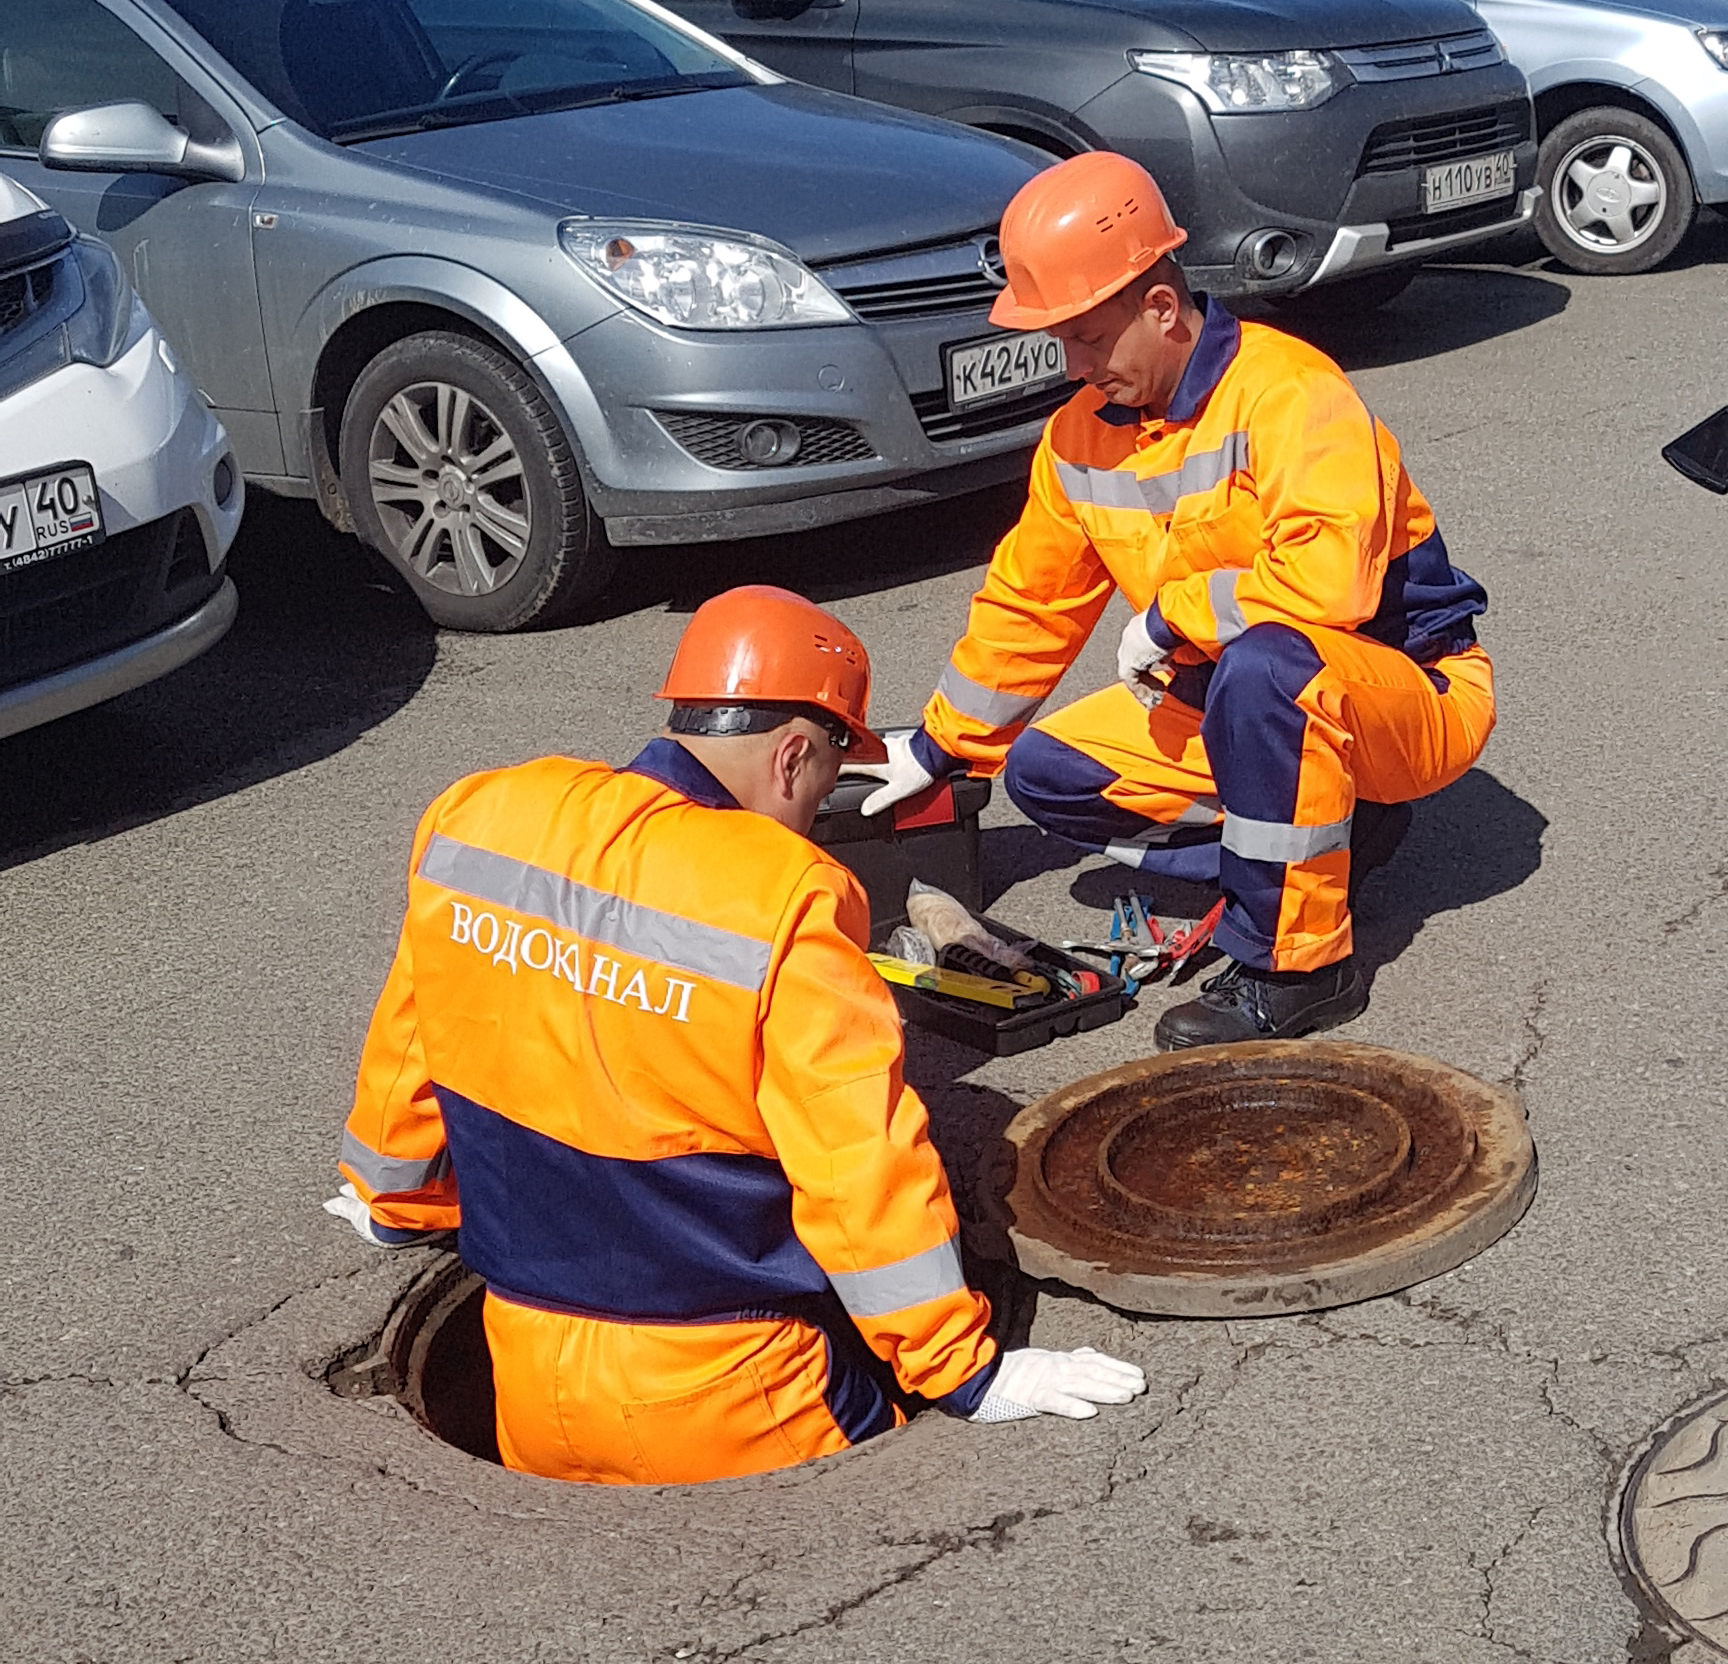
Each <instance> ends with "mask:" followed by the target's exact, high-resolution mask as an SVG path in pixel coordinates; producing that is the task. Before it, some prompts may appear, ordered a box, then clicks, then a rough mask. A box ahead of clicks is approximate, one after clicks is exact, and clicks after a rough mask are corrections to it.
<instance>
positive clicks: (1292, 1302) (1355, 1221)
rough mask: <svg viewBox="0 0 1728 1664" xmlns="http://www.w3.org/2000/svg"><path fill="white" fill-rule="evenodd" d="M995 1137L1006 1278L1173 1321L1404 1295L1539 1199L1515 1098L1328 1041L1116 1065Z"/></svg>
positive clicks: (1437, 1067) (1441, 1067) (991, 1178)
mask: <svg viewBox="0 0 1728 1664" xmlns="http://www.w3.org/2000/svg"><path fill="white" fill-rule="evenodd" d="M1007 1138H1008V1144H1009V1149H1008V1151H1007V1152H1006V1154H1005V1157H1004V1160H1003V1161H1002V1162H1001V1163H1000V1164H999V1165H998V1167H997V1168H996V1169H995V1171H994V1172H992V1173H991V1174H989V1175H987V1177H986V1198H985V1200H986V1203H987V1211H988V1212H989V1213H990V1214H991V1216H992V1217H993V1218H994V1220H995V1221H996V1222H997V1223H999V1224H1000V1225H1002V1226H1005V1227H1006V1230H1007V1235H1008V1238H1009V1241H1010V1243H1011V1246H1012V1252H1013V1256H1014V1258H1015V1259H1016V1261H1017V1262H1018V1264H1019V1266H1020V1269H1021V1270H1022V1271H1025V1272H1027V1273H1028V1274H1029V1275H1031V1276H1034V1277H1053V1278H1056V1279H1058V1280H1059V1281H1061V1282H1065V1283H1072V1284H1074V1285H1076V1286H1077V1287H1080V1288H1085V1289H1089V1290H1091V1292H1093V1293H1094V1294H1096V1295H1098V1296H1099V1297H1100V1298H1101V1299H1104V1300H1108V1301H1109V1302H1110V1303H1111V1304H1112V1305H1116V1306H1121V1307H1123V1308H1125V1309H1127V1310H1129V1311H1139V1312H1159V1313H1167V1314H1170V1315H1173V1316H1181V1317H1245V1316H1253V1315H1255V1314H1257V1313H1258V1314H1270V1313H1278V1312H1289V1311H1306V1310H1313V1309H1315V1308H1318V1307H1322V1306H1339V1305H1344V1304H1345V1303H1347V1302H1349V1301H1352V1300H1367V1299H1371V1298H1373V1297H1374V1296H1375V1295H1379V1294H1388V1293H1390V1292H1391V1291H1392V1290H1393V1289H1397V1288H1406V1287H1408V1286H1409V1285H1410V1284H1411V1283H1417V1282H1421V1281H1422V1280H1423V1279H1424V1278H1425V1277H1433V1276H1437V1275H1438V1274H1439V1273H1440V1272H1442V1271H1449V1270H1451V1269H1452V1267H1454V1266H1456V1265H1461V1264H1462V1263H1463V1262H1464V1261H1465V1260H1467V1259H1469V1258H1470V1257H1471V1255H1473V1254H1477V1253H1480V1252H1481V1250H1482V1249H1484V1248H1486V1247H1487V1246H1488V1244H1489V1243H1491V1242H1493V1241H1495V1240H1496V1239H1497V1238H1499V1237H1501V1236H1503V1235H1504V1234H1505V1233H1506V1232H1507V1231H1509V1230H1510V1229H1511V1228H1512V1226H1513V1225H1515V1224H1516V1223H1517V1222H1518V1220H1519V1218H1520V1217H1521V1216H1522V1215H1523V1213H1524V1210H1525V1209H1526V1208H1527V1207H1529V1205H1530V1201H1531V1198H1532V1197H1533V1196H1534V1195H1535V1194H1536V1152H1535V1149H1534V1148H1533V1147H1532V1145H1531V1143H1530V1134H1529V1131H1528V1129H1527V1128H1526V1126H1525V1123H1524V1111H1523V1107H1522V1106H1521V1105H1520V1104H1519V1102H1518V1099H1517V1097H1516V1096H1515V1095H1514V1094H1512V1093H1511V1092H1509V1091H1506V1090H1504V1089H1503V1088H1501V1087H1496V1086H1489V1085H1488V1084H1487V1083H1486V1082H1484V1081H1480V1080H1477V1079H1476V1078H1475V1077H1474V1076H1473V1075H1467V1074H1465V1073H1463V1071H1461V1070H1458V1069H1453V1068H1450V1067H1448V1066H1447V1065H1446V1064H1444V1063H1436V1062H1435V1061H1434V1060H1433V1059H1431V1058H1425V1057H1409V1056H1406V1055H1405V1054H1404V1053H1402V1052H1393V1051H1387V1050H1384V1049H1383V1048H1381V1047H1379V1046H1357V1045H1349V1044H1346V1043H1342V1042H1338V1041H1313V1040H1300V1041H1256V1042H1252V1043H1250V1044H1246V1045H1239V1046H1209V1047H1204V1048H1200V1049H1196V1050H1192V1051H1181V1052H1172V1053H1169V1054H1167V1055H1165V1056H1162V1057H1153V1058H1146V1059H1143V1060H1141V1061H1140V1062H1136V1063H1126V1064H1124V1065H1123V1066H1122V1067H1121V1068H1119V1069H1112V1070H1111V1071H1109V1072H1108V1073H1107V1074H1102V1075H1093V1076H1092V1077H1090V1078H1089V1079H1087V1080H1082V1081H1076V1082H1075V1083H1074V1085H1072V1086H1069V1087H1065V1088H1064V1089H1063V1090H1061V1091H1059V1092H1053V1093H1051V1094H1050V1096H1049V1097H1047V1098H1043V1099H1040V1100H1039V1102H1037V1103H1035V1104H1033V1105H1031V1106H1030V1107H1029V1108H1027V1109H1024V1110H1022V1111H1021V1112H1020V1114H1019V1115H1018V1116H1016V1117H1015V1119H1014V1121H1013V1123H1012V1124H1011V1125H1010V1126H1009V1128H1008V1133H1007ZM983 1245H984V1246H986V1247H988V1244H987V1243H985V1244H983ZM997 1246H998V1247H999V1248H1006V1246H1007V1245H1004V1244H1002V1243H1000V1241H998V1244H997Z"/></svg>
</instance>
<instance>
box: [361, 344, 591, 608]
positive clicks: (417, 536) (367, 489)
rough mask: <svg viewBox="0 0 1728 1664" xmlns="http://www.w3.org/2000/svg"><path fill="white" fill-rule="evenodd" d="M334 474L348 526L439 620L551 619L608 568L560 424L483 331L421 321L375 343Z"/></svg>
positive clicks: (583, 596)
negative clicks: (421, 327)
mask: <svg viewBox="0 0 1728 1664" xmlns="http://www.w3.org/2000/svg"><path fill="white" fill-rule="evenodd" d="M341 474H342V487H343V490H344V492H345V493H346V495H347V498H348V506H349V508H350V510H351V511H352V512H353V515H354V524H355V528H356V530H357V531H358V532H359V533H360V536H361V537H362V538H363V539H364V540H365V541H366V542H367V543H369V544H371V545H372V547H373V548H375V549H377V550H379V551H380V552H381V553H382V554H383V555H384V557H385V558H386V559H387V560H388V561H389V562H390V564H391V565H392V566H394V567H395V568H396V570H397V571H398V572H400V573H401V574H402V576H403V578H404V579H405V580H406V581H407V583H408V586H409V588H410V589H412V590H413V591H414V594H415V597H416V598H417V599H418V600H419V602H420V604H421V605H422V606H423V607H424V608H425V609H426V611H427V612H428V613H429V614H430V615H431V616H432V618H434V619H435V620H436V621H437V622H438V623H440V624H444V625H447V626H449V627H450V628H452V629H458V630H488V631H496V630H519V629H522V628H523V627H524V626H526V625H529V624H551V623H557V622H560V621H562V620H563V619H566V618H568V617H569V616H570V615H571V613H572V612H573V611H574V610H575V609H576V608H577V606H579V605H580V604H581V603H582V602H584V601H587V600H590V599H592V598H593V597H594V596H595V595H597V594H599V592H600V591H601V589H602V588H604V586H605V583H606V581H607V579H608V578H609V577H610V576H611V573H612V569H613V566H614V564H615V561H616V555H615V553H614V551H613V549H612V547H611V545H610V544H609V543H608V542H607V541H606V537H605V533H604V531H603V530H602V528H601V525H600V522H599V520H598V518H597V517H596V516H595V515H594V514H593V512H592V511H591V510H590V508H589V506H588V500H587V497H586V494H585V493H584V492H583V489H582V481H581V475H580V471H579V469H578V466H577V460H576V455H575V452H574V450H573V448H572V446H571V443H570V439H569V436H568V435H567V434H566V432H565V431H564V425H563V423H562V422H561V421H560V420H559V417H558V414H557V412H556V411H555V410H554V409H553V408H552V406H551V405H550V404H549V403H548V401H547V399H546V396H545V394H544V393H543V392H542V391H541V390H540V388H539V386H538V385H537V384H536V383H535V381H534V380H533V378H532V377H531V376H530V375H529V374H528V372H527V371H526V370H525V369H524V368H523V367H522V366H521V365H520V364H518V363H517V362H516V361H515V360H514V359H512V358H510V357H509V356H508V355H507V354H505V353H503V352H501V351H499V350H498V349H497V348H496V347H494V346H493V345H492V344H491V343H490V342H487V341H479V340H476V339H474V338H473V337H472V336H465V335H458V334H456V333H455V332H453V331H444V330H432V331H428V332H426V333H425V334H420V335H410V336H406V337H404V338H403V339H402V340H400V341H396V342H394V343H392V344H391V345H390V346H388V347H386V348H385V349H384V350H383V351H382V352H381V353H379V354H378V356H377V357H376V358H374V359H373V360H372V362H371V363H370V364H368V365H367V366H366V367H365V369H364V370H362V371H361V372H360V375H359V378H358V379H357V380H356V381H355V383H354V386H353V389H352V391H351V392H350V393H349V395H348V400H347V404H346V407H345V409H344V411H343V417H342V435H341Z"/></svg>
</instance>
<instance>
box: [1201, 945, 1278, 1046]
mask: <svg viewBox="0 0 1728 1664" xmlns="http://www.w3.org/2000/svg"><path fill="white" fill-rule="evenodd" d="M1200 992H1201V993H1202V994H1203V995H1204V996H1205V997H1206V999H1207V1001H1208V1002H1209V1003H1210V1004H1212V1005H1215V1006H1219V1007H1225V1006H1232V1005H1234V1006H1239V1007H1241V1009H1242V1010H1244V1011H1246V1012H1247V1013H1248V1016H1249V1018H1250V1020H1251V1021H1252V1022H1253V1024H1254V1027H1255V1029H1256V1030H1257V1031H1258V1032H1259V1033H1261V1034H1270V1033H1271V1032H1272V1031H1273V1029H1275V1028H1276V1027H1277V1026H1278V1020H1277V1018H1276V1017H1274V1016H1273V1015H1272V1011H1271V1008H1270V1006H1269V1005H1268V1004H1267V995H1268V993H1269V989H1268V987H1267V985H1266V984H1265V983H1264V982H1261V981H1260V980H1259V979H1258V978H1257V977H1254V976H1251V975H1250V974H1249V972H1248V968H1247V967H1246V966H1245V965H1242V964H1240V963H1239V962H1238V961H1236V960H1231V962H1230V963H1229V964H1228V965H1227V966H1226V967H1225V968H1224V969H1223V970H1222V971H1221V972H1219V974H1218V975H1217V976H1215V977H1213V978H1211V979H1210V980H1209V981H1207V982H1203V983H1202V984H1201V985H1200Z"/></svg>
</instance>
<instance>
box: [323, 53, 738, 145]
mask: <svg viewBox="0 0 1728 1664" xmlns="http://www.w3.org/2000/svg"><path fill="white" fill-rule="evenodd" d="M749 85H750V77H749V76H748V75H746V74H744V73H743V71H741V70H735V69H720V70H703V71H701V72H700V73H698V74H694V75H663V76H660V77H658V78H656V79H653V80H641V81H619V82H615V83H614V84H613V85H611V86H604V85H597V86H586V87H549V88H547V89H545V90H544V91H536V92H530V93H520V94H515V93H490V94H487V95H485V98H484V102H481V101H479V100H477V101H476V102H474V103H467V102H463V103H457V102H454V101H452V102H450V103H447V104H443V103H440V104H426V105H421V106H419V107H418V108H410V109H406V110H387V111H383V112H381V113H380V114H379V115H378V116H377V117H376V118H375V119H370V120H361V121H350V122H338V123H336V124H335V125H334V126H333V127H332V128H331V129H330V135H329V136H330V138H331V140H332V141H333V142H334V143H336V144H363V143H365V142H366V141H367V140H369V139H399V138H402V137H403V136H404V135H406V134H410V133H426V132H431V131H434V130H435V129H437V128H441V127H462V126H466V125H470V124H474V123H478V122H484V121H508V120H509V119H510V118H511V117H512V116H532V115H543V114H548V113H551V112H553V111H557V110H586V109H592V108H594V107H595V106H597V105H602V104H633V103H636V102H637V101H639V100H642V99H648V98H672V97H675V96H677V95H678V94H679V93H686V92H706V91H709V90H712V89H716V88H721V87H747V86H749ZM500 104H502V105H503V106H504V107H503V108H499V107H498V106H499V105H500Z"/></svg>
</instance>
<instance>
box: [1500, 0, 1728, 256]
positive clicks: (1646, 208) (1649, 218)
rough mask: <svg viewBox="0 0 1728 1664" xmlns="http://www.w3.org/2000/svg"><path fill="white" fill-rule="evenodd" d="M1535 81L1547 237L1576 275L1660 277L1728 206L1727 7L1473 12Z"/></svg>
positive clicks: (1570, 4) (1662, 3) (1657, 2)
mask: <svg viewBox="0 0 1728 1664" xmlns="http://www.w3.org/2000/svg"><path fill="white" fill-rule="evenodd" d="M1473 3H1474V4H1475V6H1476V9H1477V11H1478V12H1480V13H1481V15H1482V21H1483V22H1484V23H1486V24H1487V25H1488V26H1489V27H1490V28H1491V29H1492V30H1493V31H1494V33H1495V34H1496V35H1498V36H1499V37H1500V40H1501V42H1502V44H1503V45H1504V46H1505V48H1506V56H1507V57H1508V58H1510V59H1511V60H1512V62H1513V63H1515V64H1516V65H1517V66H1518V67H1519V68H1520V69H1521V70H1523V71H1524V74H1525V75H1526V77H1527V78H1528V79H1529V82H1530V92H1531V95H1532V96H1533V98H1534V99H1535V102H1536V130H1537V137H1538V138H1539V139H1540V140H1541V144H1542V148H1541V152H1540V160H1539V161H1538V164H1537V175H1536V177H1537V183H1538V185H1540V186H1541V195H1540V197H1539V199H1538V201H1537V205H1536V230H1537V232H1538V233H1539V235H1540V236H1541V238H1542V241H1543V243H1544V244H1545V245H1546V247H1547V249H1548V252H1549V253H1550V254H1552V255H1553V256H1554V258H1555V259H1556V260H1558V261H1560V262H1561V264H1562V265H1565V266H1569V267H1571V269H1572V270H1573V271H1576V272H1588V273H1591V274H1593V275H1597V276H1612V275H1615V274H1618V273H1625V272H1642V271H1648V270H1649V269H1650V268H1651V267H1652V266H1657V265H1660V264H1661V263H1662V262H1663V261H1664V260H1666V259H1667V258H1668V256H1669V255H1671V254H1672V253H1673V252H1674V251H1675V249H1677V248H1678V247H1679V246H1680V243H1681V240H1682V239H1683V238H1684V237H1685V235H1686V232H1687V230H1688V229H1689V228H1690V227H1691V224H1692V221H1693V218H1694V216H1695V215H1696V214H1697V212H1698V206H1699V204H1700V203H1703V204H1706V205H1709V206H1714V207H1717V208H1721V207H1723V206H1724V205H1728V0H1473Z"/></svg>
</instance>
